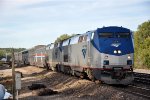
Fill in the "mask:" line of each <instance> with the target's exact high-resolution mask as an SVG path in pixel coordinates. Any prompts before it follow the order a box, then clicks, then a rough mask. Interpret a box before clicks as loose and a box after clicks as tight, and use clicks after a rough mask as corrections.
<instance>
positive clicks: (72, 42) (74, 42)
mask: <svg viewBox="0 0 150 100" xmlns="http://www.w3.org/2000/svg"><path fill="white" fill-rule="evenodd" d="M78 40H79V36H75V37H72V38H71V40H70V44H76V43H78Z"/></svg>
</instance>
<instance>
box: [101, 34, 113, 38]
mask: <svg viewBox="0 0 150 100" xmlns="http://www.w3.org/2000/svg"><path fill="white" fill-rule="evenodd" d="M99 37H101V38H112V37H113V33H100V34H99Z"/></svg>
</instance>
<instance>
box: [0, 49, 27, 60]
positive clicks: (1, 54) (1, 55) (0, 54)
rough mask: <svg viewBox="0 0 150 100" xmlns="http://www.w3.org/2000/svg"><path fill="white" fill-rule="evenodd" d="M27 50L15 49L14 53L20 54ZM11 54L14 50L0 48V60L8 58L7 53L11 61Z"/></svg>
mask: <svg viewBox="0 0 150 100" xmlns="http://www.w3.org/2000/svg"><path fill="white" fill-rule="evenodd" d="M23 50H25V48H14V52H20V51H23ZM11 52H12V48H0V60H1V59H2V58H5V57H6V53H7V58H8V59H10V58H11Z"/></svg>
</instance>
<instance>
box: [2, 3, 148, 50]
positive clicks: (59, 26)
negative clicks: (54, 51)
mask: <svg viewBox="0 0 150 100" xmlns="http://www.w3.org/2000/svg"><path fill="white" fill-rule="evenodd" d="M147 20H150V0H0V48H5V47H24V48H31V47H33V46H35V45H38V44H50V43H51V42H54V40H55V39H56V38H57V37H58V36H60V35H61V34H64V33H66V34H73V33H74V34H82V33H84V32H86V31H89V30H94V29H96V28H98V27H99V28H100V27H102V26H112V25H113V26H123V27H126V28H129V29H131V30H133V31H136V30H137V27H138V25H139V24H141V23H143V22H144V21H147Z"/></svg>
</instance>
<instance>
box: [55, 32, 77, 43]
mask: <svg viewBox="0 0 150 100" xmlns="http://www.w3.org/2000/svg"><path fill="white" fill-rule="evenodd" d="M75 35H76V34H72V35H68V34H62V35H61V36H59V37H58V38H57V39H56V40H55V43H57V42H60V41H63V40H66V39H68V38H70V37H72V36H75Z"/></svg>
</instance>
